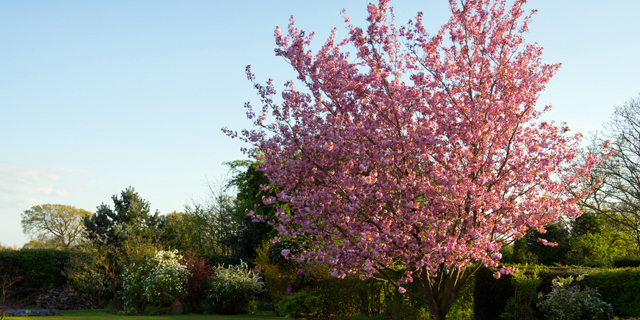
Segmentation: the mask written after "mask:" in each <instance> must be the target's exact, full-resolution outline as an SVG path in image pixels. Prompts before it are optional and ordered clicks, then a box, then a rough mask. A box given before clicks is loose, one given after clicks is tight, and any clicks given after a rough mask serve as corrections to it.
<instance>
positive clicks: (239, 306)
mask: <svg viewBox="0 0 640 320" xmlns="http://www.w3.org/2000/svg"><path fill="white" fill-rule="evenodd" d="M263 288H264V283H263V282H262V280H261V278H260V275H258V273H257V272H254V271H253V270H250V269H249V268H248V266H247V264H246V263H244V262H241V263H240V264H239V265H237V266H229V267H228V268H224V267H223V266H221V265H220V266H218V267H217V268H215V274H214V276H213V277H212V278H211V282H210V289H209V290H208V291H207V300H208V302H209V303H210V304H211V305H212V311H213V312H216V313H221V314H241V313H249V311H251V310H249V307H250V306H251V301H252V300H254V299H255V295H256V294H257V293H259V292H261V291H262V290H263Z"/></svg>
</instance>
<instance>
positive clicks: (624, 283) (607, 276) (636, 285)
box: [585, 268, 640, 318]
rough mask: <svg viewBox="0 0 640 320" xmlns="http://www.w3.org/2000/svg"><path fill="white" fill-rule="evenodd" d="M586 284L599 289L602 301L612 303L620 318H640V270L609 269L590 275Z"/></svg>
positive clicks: (615, 312)
mask: <svg viewBox="0 0 640 320" xmlns="http://www.w3.org/2000/svg"><path fill="white" fill-rule="evenodd" d="M585 284H586V285H587V286H589V287H592V288H598V292H599V293H600V295H602V299H603V300H604V301H606V302H609V303H611V305H612V306H613V312H614V314H615V315H616V316H618V317H625V318H630V317H634V318H635V317H640V269H638V268H626V269H608V270H601V271H600V272H597V273H594V274H590V275H589V276H588V277H586V278H585Z"/></svg>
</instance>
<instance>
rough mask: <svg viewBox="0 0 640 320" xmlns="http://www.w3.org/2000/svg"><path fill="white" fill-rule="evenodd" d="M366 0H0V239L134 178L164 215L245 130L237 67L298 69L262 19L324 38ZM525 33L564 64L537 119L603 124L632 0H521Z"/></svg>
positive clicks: (441, 14)
mask: <svg viewBox="0 0 640 320" xmlns="http://www.w3.org/2000/svg"><path fill="white" fill-rule="evenodd" d="M368 2H369V1H363V0H357V1H299V0H298V1H190V0H181V1H58V0H49V1H17V0H16V1H12V0H5V1H2V2H0V43H1V44H2V50H0V137H2V139H0V219H1V220H0V221H2V223H0V243H2V244H4V245H13V244H17V245H18V246H22V244H24V243H25V242H27V241H28V238H27V237H26V236H24V235H23V234H22V232H21V226H20V213H21V212H22V211H24V210H26V209H29V208H30V207H31V206H33V205H38V204H44V203H59V204H68V205H73V206H76V207H79V208H84V209H87V210H90V211H94V210H95V208H96V206H98V205H100V204H101V203H103V202H104V203H107V204H111V199H110V197H111V196H112V195H113V194H118V193H119V192H120V191H121V190H123V189H125V188H127V187H128V186H133V187H134V188H135V189H136V190H137V191H138V192H139V193H140V194H141V195H142V196H143V197H144V198H145V199H147V200H148V201H149V202H150V203H151V208H152V210H156V209H158V210H159V211H160V212H161V213H163V214H165V213H168V212H172V211H174V210H176V211H181V210H183V207H184V205H185V203H188V202H189V201H190V199H191V198H199V197H201V196H204V195H205V194H206V190H207V189H206V187H205V186H206V181H207V180H215V179H220V178H224V177H226V176H227V174H228V170H227V167H225V166H224V165H222V163H223V162H225V161H232V160H236V159H242V158H244V156H243V155H242V153H241V152H240V151H239V149H240V148H241V147H243V144H242V143H241V142H240V141H239V140H237V139H236V140H232V139H229V138H228V137H226V136H225V135H224V134H223V133H222V132H221V131H220V129H221V128H222V127H224V126H228V127H229V128H231V129H236V130H239V129H242V128H245V127H248V126H249V125H250V123H249V122H248V121H247V120H246V118H245V111H244V109H243V104H244V102H246V101H254V102H256V101H257V96H256V94H255V92H254V90H253V88H252V85H251V83H249V82H248V81H247V80H246V77H245V75H244V68H245V66H246V65H248V64H251V65H252V69H253V71H254V72H255V73H256V75H257V77H258V80H260V81H264V80H266V79H267V78H269V77H271V78H273V79H274V80H275V82H276V84H282V83H284V81H286V80H288V79H293V78H295V74H294V73H293V72H292V71H291V68H290V67H289V66H288V65H287V64H286V63H285V62H284V61H283V60H282V59H281V58H276V57H275V56H274V54H273V49H274V46H275V45H274V40H273V30H274V28H275V26H276V25H281V26H283V27H284V26H286V25H287V23H288V19H289V16H291V15H294V17H295V19H296V24H297V25H298V27H299V28H302V29H304V30H307V31H315V32H316V44H321V43H323V42H324V40H325V39H326V37H327V36H328V35H329V33H330V31H331V29H332V28H334V27H337V28H338V35H339V37H340V36H345V35H346V29H345V27H344V23H343V21H342V18H341V16H340V10H341V9H342V8H345V9H346V10H347V13H348V15H349V16H351V18H352V23H353V24H355V25H359V26H364V18H365V13H366V4H367V3H368ZM447 3H448V2H447V1H445V0H437V1H436V0H430V1H411V0H398V1H392V2H391V4H392V5H393V6H394V7H395V8H396V17H397V23H398V24H404V23H406V21H407V20H408V19H410V18H411V17H413V16H414V15H415V13H416V12H418V11H423V12H424V13H425V19H424V20H425V22H426V27H427V30H429V31H430V32H431V33H435V32H437V30H438V27H439V26H440V25H441V24H443V23H445V22H446V21H447V20H448V17H449V11H448V5H447ZM527 8H528V9H533V8H537V9H538V10H539V12H538V14H537V15H536V16H535V17H534V19H533V23H532V24H531V27H530V32H529V34H528V35H527V40H528V41H529V42H534V41H535V42H538V43H539V44H541V45H542V46H543V47H544V48H545V53H544V55H543V59H544V61H545V62H548V63H555V62H562V63H563V67H562V68H561V69H560V71H559V72H558V74H557V75H556V76H555V77H554V78H553V79H552V80H551V82H550V83H549V85H548V86H547V90H546V91H545V92H544V93H543V94H542V95H541V97H540V99H539V105H540V106H542V105H546V104H551V105H553V107H554V109H553V110H552V111H551V112H550V113H549V114H548V115H547V116H546V117H545V118H546V119H549V120H556V121H560V122H561V121H566V122H567V123H568V124H569V127H570V128H571V129H572V132H582V133H584V134H588V133H589V132H593V131H595V130H600V129H601V127H602V124H603V123H604V122H605V121H606V120H607V119H608V118H609V116H610V115H611V113H612V112H613V108H614V106H615V105H621V104H622V103H624V102H625V101H627V100H628V99H629V98H631V97H633V96H636V95H637V94H638V93H640V59H638V58H637V57H638V55H639V54H640V37H638V31H640V19H638V18H637V14H638V12H640V1H635V0H627V1H622V0H611V1H595V0H563V1H557V0H538V1H535V0H532V1H530V2H529V4H528V5H527Z"/></svg>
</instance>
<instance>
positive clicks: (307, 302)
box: [278, 290, 325, 318]
mask: <svg viewBox="0 0 640 320" xmlns="http://www.w3.org/2000/svg"><path fill="white" fill-rule="evenodd" d="M324 306H325V303H324V302H323V300H322V297H321V295H320V294H319V293H318V292H316V291H312V290H303V291H298V292H296V293H294V294H293V295H291V296H288V297H284V298H283V299H282V300H281V301H280V305H279V307H278V314H279V315H280V316H282V317H288V318H289V317H291V318H301V317H318V316H320V315H321V314H322V313H323V310H324Z"/></svg>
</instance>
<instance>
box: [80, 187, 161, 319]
mask: <svg viewBox="0 0 640 320" xmlns="http://www.w3.org/2000/svg"><path fill="white" fill-rule="evenodd" d="M111 199H112V200H113V204H114V209H113V210H111V208H110V207H109V206H108V205H105V204H104V203H103V204H101V205H100V206H98V209H97V211H96V213H95V214H93V215H91V216H88V217H85V219H84V221H83V223H84V226H85V230H86V236H87V239H88V240H89V243H88V244H87V247H86V248H83V249H85V251H86V252H88V253H89V254H92V255H94V257H93V258H92V259H88V260H84V261H80V260H78V261H77V263H78V265H74V267H73V268H74V269H76V270H84V271H83V272H84V273H83V274H85V275H86V274H91V273H92V272H96V273H97V274H101V275H104V277H105V279H106V281H107V282H108V284H106V285H105V286H106V287H107V288H109V289H110V291H111V301H112V302H113V303H114V305H115V307H116V308H117V309H122V308H123V301H122V298H121V296H120V293H119V292H120V290H121V288H122V283H123V272H124V269H123V268H124V265H126V264H127V263H128V261H130V260H131V259H132V257H135V256H136V255H137V252H140V251H145V250H146V249H147V248H146V247H159V246H161V244H162V241H166V240H167V239H169V238H170V237H169V236H167V234H166V233H165V232H164V220H163V219H162V218H161V217H160V216H159V213H158V211H156V212H155V214H153V215H152V214H150V213H149V212H150V209H149V202H147V201H145V200H144V199H142V197H140V195H139V194H138V193H137V192H136V191H135V190H134V189H133V188H132V187H129V188H127V189H126V190H124V191H122V192H121V193H120V197H118V196H117V195H114V196H113V197H111ZM95 268H98V270H96V269H95ZM96 290H98V287H96Z"/></svg>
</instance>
